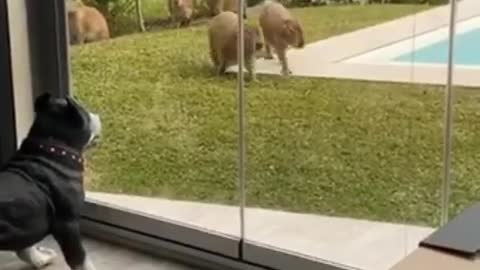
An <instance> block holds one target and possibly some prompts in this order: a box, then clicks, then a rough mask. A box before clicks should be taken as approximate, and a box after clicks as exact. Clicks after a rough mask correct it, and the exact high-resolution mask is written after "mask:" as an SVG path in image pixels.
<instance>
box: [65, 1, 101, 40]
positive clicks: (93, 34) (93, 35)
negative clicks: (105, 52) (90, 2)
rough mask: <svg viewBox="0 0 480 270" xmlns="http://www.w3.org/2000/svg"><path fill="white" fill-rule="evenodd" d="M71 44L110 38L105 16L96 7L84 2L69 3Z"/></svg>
mask: <svg viewBox="0 0 480 270" xmlns="http://www.w3.org/2000/svg"><path fill="white" fill-rule="evenodd" d="M67 10H68V26H69V32H70V44H72V45H74V44H84V43H89V42H95V41H100V40H105V39H109V38H110V30H109V28H108V23H107V20H106V19H105V17H104V16H103V15H102V13H100V11H98V10H97V9H96V8H94V7H89V6H86V5H84V4H82V3H81V2H80V1H79V2H76V4H75V5H67Z"/></svg>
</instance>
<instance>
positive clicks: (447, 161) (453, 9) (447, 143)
mask: <svg viewBox="0 0 480 270" xmlns="http://www.w3.org/2000/svg"><path fill="white" fill-rule="evenodd" d="M456 15H457V1H456V0H450V25H449V44H448V70H447V85H446V89H445V124H444V129H445V130H444V144H443V147H444V149H443V181H442V205H441V211H442V214H441V225H442V226H443V225H445V224H446V223H447V222H448V219H449V214H448V208H449V205H450V188H451V177H450V176H451V175H450V169H451V162H452V153H451V152H452V129H453V104H454V96H453V89H452V88H453V86H452V83H453V57H454V46H455V26H456V25H455V22H456Z"/></svg>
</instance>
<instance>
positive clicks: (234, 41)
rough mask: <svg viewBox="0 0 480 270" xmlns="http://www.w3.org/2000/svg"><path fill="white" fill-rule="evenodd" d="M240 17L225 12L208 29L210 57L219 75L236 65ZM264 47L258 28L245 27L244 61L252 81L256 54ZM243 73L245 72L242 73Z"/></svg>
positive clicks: (211, 22)
mask: <svg viewBox="0 0 480 270" xmlns="http://www.w3.org/2000/svg"><path fill="white" fill-rule="evenodd" d="M238 26H239V24H238V15H237V14H235V13H233V12H231V11H224V12H221V13H220V14H218V15H217V16H215V17H214V18H213V19H212V20H211V21H210V25H209V28H208V38H209V44H210V57H211V59H212V62H213V64H214V66H215V69H216V72H217V74H218V75H221V74H224V73H225V71H226V69H227V68H228V67H230V66H233V65H236V64H237V63H238V61H237V51H238V35H239V31H238ZM262 47H263V44H262V41H261V39H260V31H259V30H258V28H256V27H253V26H249V25H245V26H244V52H245V53H244V57H245V58H244V59H245V67H246V68H247V70H248V73H249V75H250V79H251V80H255V79H256V77H255V61H256V57H255V54H256V52H257V51H259V50H261V49H262ZM242 72H243V71H242Z"/></svg>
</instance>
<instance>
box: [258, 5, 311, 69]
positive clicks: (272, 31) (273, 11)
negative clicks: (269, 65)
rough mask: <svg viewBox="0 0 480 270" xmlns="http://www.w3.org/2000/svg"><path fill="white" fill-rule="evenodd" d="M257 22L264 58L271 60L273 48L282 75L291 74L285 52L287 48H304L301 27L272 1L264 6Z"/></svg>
mask: <svg viewBox="0 0 480 270" xmlns="http://www.w3.org/2000/svg"><path fill="white" fill-rule="evenodd" d="M259 21H260V27H261V28H262V32H263V36H264V38H265V49H266V52H267V56H266V58H267V59H273V55H272V47H273V49H274V50H275V53H276V54H277V56H278V59H279V60H280V63H281V64H282V74H283V75H289V74H291V71H290V68H289V67H288V59H287V50H288V48H289V46H292V47H294V48H303V47H304V46H305V40H304V35H303V29H302V25H301V24H300V22H299V21H298V20H297V19H296V18H294V17H293V16H292V15H291V13H290V12H289V11H288V10H287V9H286V8H285V7H284V6H283V5H282V4H280V3H277V2H273V1H268V2H266V3H265V4H264V6H263V7H262V10H261V12H260V17H259Z"/></svg>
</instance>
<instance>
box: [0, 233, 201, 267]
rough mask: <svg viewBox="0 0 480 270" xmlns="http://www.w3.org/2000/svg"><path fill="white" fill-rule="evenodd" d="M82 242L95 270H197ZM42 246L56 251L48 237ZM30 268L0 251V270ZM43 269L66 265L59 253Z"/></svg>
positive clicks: (85, 241) (98, 244)
mask: <svg viewBox="0 0 480 270" xmlns="http://www.w3.org/2000/svg"><path fill="white" fill-rule="evenodd" d="M84 243H85V246H86V249H87V250H88V254H89V256H90V257H91V259H92V261H93V263H94V264H95V266H96V268H97V270H126V269H134V270H198V269H196V268H192V267H187V266H182V265H180V264H177V263H174V262H169V261H167V260H164V259H162V258H155V257H152V256H149V255H145V254H142V253H137V252H135V251H131V250H127V249H124V248H120V247H117V246H113V245H110V244H105V243H101V242H98V241H94V240H87V239H86V240H84ZM44 246H48V247H51V248H54V249H55V250H57V251H58V247H57V245H56V244H55V243H54V242H53V241H51V240H50V239H47V240H46V241H45V244H44ZM30 269H32V268H30V267H28V266H27V265H25V264H24V263H22V262H21V261H19V260H18V259H17V258H16V257H15V256H14V255H13V254H11V253H0V270H30ZM45 270H68V267H67V266H66V264H65V263H64V260H63V257H62V256H60V253H59V256H58V258H57V260H56V261H55V263H54V264H53V265H51V266H49V267H47V268H45Z"/></svg>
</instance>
